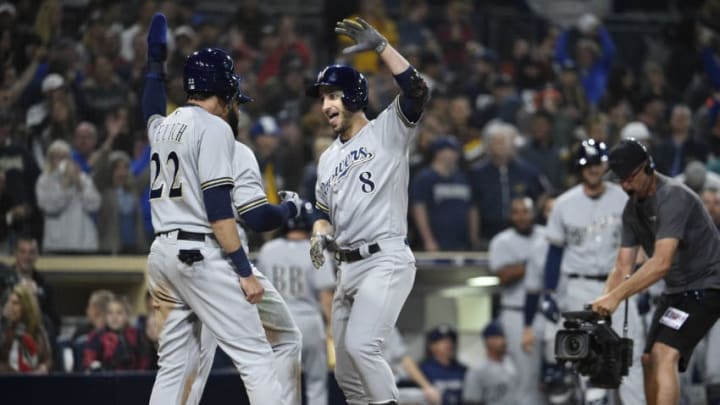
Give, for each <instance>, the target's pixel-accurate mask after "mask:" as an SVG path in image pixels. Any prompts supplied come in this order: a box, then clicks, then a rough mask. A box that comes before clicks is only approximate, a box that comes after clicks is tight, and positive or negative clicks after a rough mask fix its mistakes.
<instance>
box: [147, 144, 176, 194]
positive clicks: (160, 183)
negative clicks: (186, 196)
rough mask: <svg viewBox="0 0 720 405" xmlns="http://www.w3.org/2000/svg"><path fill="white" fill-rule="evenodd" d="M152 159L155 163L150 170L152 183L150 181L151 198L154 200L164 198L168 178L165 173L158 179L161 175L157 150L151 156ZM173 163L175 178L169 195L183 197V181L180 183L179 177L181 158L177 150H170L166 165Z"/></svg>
mask: <svg viewBox="0 0 720 405" xmlns="http://www.w3.org/2000/svg"><path fill="white" fill-rule="evenodd" d="M150 160H151V161H152V163H153V164H152V167H151V172H150V178H152V183H150V199H151V200H153V199H155V198H162V193H163V190H164V189H165V184H166V183H167V179H165V176H164V175H163V178H162V179H160V180H159V179H158V178H159V177H160V165H161V163H160V155H159V154H158V153H157V152H155V153H153V154H152V156H151V157H150ZM171 163H172V166H173V178H172V184H171V186H170V192H169V193H168V197H170V198H182V183H180V180H179V179H178V172H180V159H178V156H177V154H176V153H175V152H170V154H168V157H167V160H166V161H165V164H166V165H170V164H171ZM153 171H154V173H153ZM163 173H165V171H164V170H163Z"/></svg>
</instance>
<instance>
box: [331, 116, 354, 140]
mask: <svg viewBox="0 0 720 405" xmlns="http://www.w3.org/2000/svg"><path fill="white" fill-rule="evenodd" d="M338 118H339V119H340V122H339V125H338V129H337V130H335V133H336V134H337V135H338V136H339V137H340V138H341V139H347V137H348V136H349V135H350V134H348V132H349V131H350V127H351V121H352V113H351V112H350V111H348V110H342V111H340V112H339V117H338Z"/></svg>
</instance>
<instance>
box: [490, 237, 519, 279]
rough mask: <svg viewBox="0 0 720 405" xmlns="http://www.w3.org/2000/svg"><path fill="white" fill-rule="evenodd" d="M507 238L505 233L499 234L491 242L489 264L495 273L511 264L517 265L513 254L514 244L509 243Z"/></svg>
mask: <svg viewBox="0 0 720 405" xmlns="http://www.w3.org/2000/svg"><path fill="white" fill-rule="evenodd" d="M506 236H507V235H506V234H505V233H499V234H498V235H496V236H495V237H494V238H493V239H492V240H491V241H490V246H489V247H488V262H489V267H490V271H491V272H493V273H497V272H498V270H500V269H501V268H502V267H505V266H507V265H509V264H515V262H514V259H513V257H514V255H513V254H512V253H513V251H514V248H513V246H512V243H508V242H509V241H508V240H507V238H506Z"/></svg>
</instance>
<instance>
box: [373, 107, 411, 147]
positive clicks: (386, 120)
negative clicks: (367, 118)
mask: <svg viewBox="0 0 720 405" xmlns="http://www.w3.org/2000/svg"><path fill="white" fill-rule="evenodd" d="M374 121H375V122H374V124H373V125H378V126H379V128H377V133H378V134H379V136H380V141H381V143H382V144H383V146H385V147H386V148H387V149H388V150H401V151H403V152H407V151H408V149H409V147H410V144H411V143H412V142H411V141H412V139H413V137H414V135H415V134H416V133H417V131H418V129H417V126H416V124H413V123H411V122H410V121H409V120H408V119H407V118H406V117H405V116H404V115H403V113H402V110H401V108H400V97H399V96H398V97H395V99H394V100H393V102H392V103H390V105H389V106H388V107H387V108H386V109H385V110H384V111H383V112H382V113H380V115H378V117H377V118H376V119H375V120H374Z"/></svg>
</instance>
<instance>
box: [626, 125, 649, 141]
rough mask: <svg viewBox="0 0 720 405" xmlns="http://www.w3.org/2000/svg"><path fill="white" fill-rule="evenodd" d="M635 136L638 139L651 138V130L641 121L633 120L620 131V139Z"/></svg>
mask: <svg viewBox="0 0 720 405" xmlns="http://www.w3.org/2000/svg"><path fill="white" fill-rule="evenodd" d="M629 138H635V139H637V140H638V141H645V140H648V139H650V130H648V127H647V125H645V124H644V123H642V122H640V121H633V122H630V123H628V124H627V125H625V126H624V127H623V129H622V131H620V139H629Z"/></svg>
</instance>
